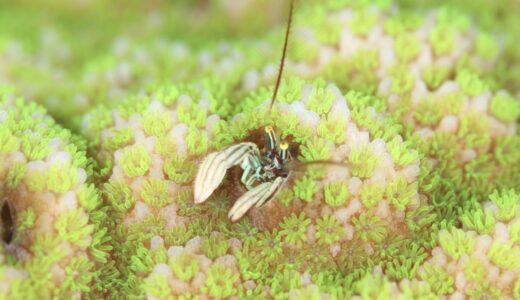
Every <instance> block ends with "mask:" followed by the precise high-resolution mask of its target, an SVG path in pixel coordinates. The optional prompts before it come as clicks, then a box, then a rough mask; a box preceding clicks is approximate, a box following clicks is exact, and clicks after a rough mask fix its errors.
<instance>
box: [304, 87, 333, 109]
mask: <svg viewBox="0 0 520 300" xmlns="http://www.w3.org/2000/svg"><path fill="white" fill-rule="evenodd" d="M335 99H336V95H335V94H334V92H333V91H332V90H331V89H330V88H327V87H323V86H322V84H317V85H316V86H314V88H313V89H312V92H311V94H310V95H309V99H308V100H307V104H306V105H307V107H308V108H309V109H310V110H312V111H314V112H316V113H318V114H320V115H324V114H326V113H328V112H329V111H330V109H331V107H332V104H333V103H334V100H335Z"/></svg>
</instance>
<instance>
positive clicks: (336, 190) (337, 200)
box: [323, 181, 349, 207]
mask: <svg viewBox="0 0 520 300" xmlns="http://www.w3.org/2000/svg"><path fill="white" fill-rule="evenodd" d="M323 195H324V198H325V203H327V205H330V206H333V207H337V206H341V205H343V204H344V203H345V202H346V201H347V200H348V198H349V191H348V187H347V185H346V182H342V181H335V182H331V183H328V184H326V185H325V187H324V188H323Z"/></svg>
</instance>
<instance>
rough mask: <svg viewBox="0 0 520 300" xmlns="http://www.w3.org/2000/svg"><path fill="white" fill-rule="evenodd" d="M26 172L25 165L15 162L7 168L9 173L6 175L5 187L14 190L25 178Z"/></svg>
mask: <svg viewBox="0 0 520 300" xmlns="http://www.w3.org/2000/svg"><path fill="white" fill-rule="evenodd" d="M26 170H27V165H26V164H25V163H21V162H15V163H13V165H12V166H11V167H10V168H9V172H8V173H7V178H6V180H5V181H6V185H7V187H8V188H10V189H15V188H16V187H17V186H18V184H20V181H21V180H22V179H23V177H24V176H25V171H26Z"/></svg>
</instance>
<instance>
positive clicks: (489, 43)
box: [475, 33, 499, 59]
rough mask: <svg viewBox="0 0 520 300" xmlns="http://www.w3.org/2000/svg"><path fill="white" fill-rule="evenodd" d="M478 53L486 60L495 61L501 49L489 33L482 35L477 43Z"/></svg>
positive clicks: (478, 37)
mask: <svg viewBox="0 0 520 300" xmlns="http://www.w3.org/2000/svg"><path fill="white" fill-rule="evenodd" d="M475 48H476V50H477V53H478V54H479V55H480V56H482V57H483V58H485V59H493V58H494V57H495V56H496V55H497V54H498V52H499V47H498V45H497V43H496V41H495V40H494V39H493V36H491V35H490V34H487V33H480V34H479V35H478V36H477V40H476V42H475Z"/></svg>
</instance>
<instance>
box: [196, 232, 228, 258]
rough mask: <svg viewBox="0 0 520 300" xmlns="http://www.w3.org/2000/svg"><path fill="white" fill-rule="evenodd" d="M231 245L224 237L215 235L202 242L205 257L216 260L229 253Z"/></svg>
mask: <svg viewBox="0 0 520 300" xmlns="http://www.w3.org/2000/svg"><path fill="white" fill-rule="evenodd" d="M228 248H229V243H228V241H227V240H226V239H225V237H224V236H222V235H216V234H213V235H211V236H210V237H209V238H205V239H204V241H203V242H202V246H201V251H202V253H203V254H204V255H206V256H207V257H209V258H210V259H212V260H214V259H216V258H217V257H220V256H223V255H225V254H226V253H227V250H228Z"/></svg>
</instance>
